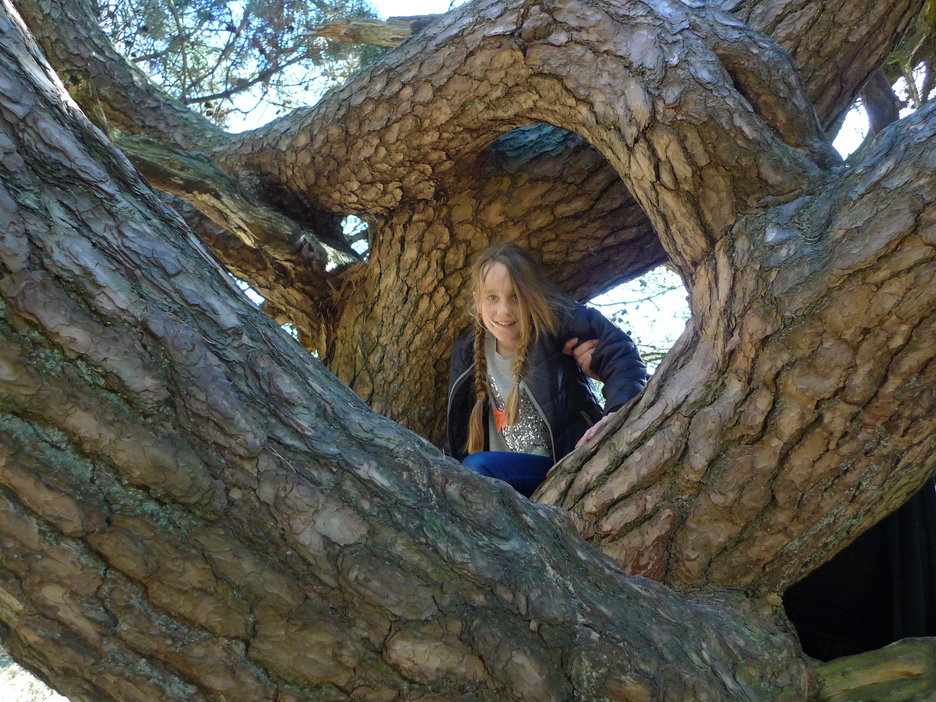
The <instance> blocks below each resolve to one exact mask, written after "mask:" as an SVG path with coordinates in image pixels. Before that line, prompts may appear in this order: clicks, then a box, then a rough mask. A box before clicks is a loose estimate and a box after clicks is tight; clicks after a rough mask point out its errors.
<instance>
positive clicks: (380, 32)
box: [307, 15, 439, 47]
mask: <svg viewBox="0 0 936 702" xmlns="http://www.w3.org/2000/svg"><path fill="white" fill-rule="evenodd" d="M438 16H439V15H413V16H410V17H388V18H387V19H385V20H377V19H370V18H367V17H350V18H348V19H340V20H335V21H334V22H328V23H327V24H320V25H319V26H318V27H314V28H313V29H312V30H311V31H310V32H308V33H307V35H308V36H310V37H321V38H322V39H328V40H330V41H334V42H338V43H340V44H371V45H373V46H383V47H392V46H399V45H400V44H402V43H403V42H404V41H406V40H407V39H409V38H410V37H412V36H413V35H414V34H417V33H419V32H421V31H422V30H423V28H425V27H426V26H428V25H429V24H430V23H431V22H432V21H433V20H434V19H435V18H436V17H438Z"/></svg>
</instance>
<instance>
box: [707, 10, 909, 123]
mask: <svg viewBox="0 0 936 702" xmlns="http://www.w3.org/2000/svg"><path fill="white" fill-rule="evenodd" d="M925 3H926V0H898V1H897V2H877V1H876V0H834V1H833V2H805V3H804V2H789V3H787V2H780V3H778V2H773V1H772V0H723V2H722V3H721V4H722V7H723V8H724V9H726V10H730V11H731V12H732V13H734V14H735V15H737V16H738V17H740V18H741V19H742V20H743V21H744V22H746V23H747V24H749V25H750V26H751V27H753V28H754V29H757V30H759V31H761V32H764V33H765V34H768V35H769V36H770V37H771V38H772V39H773V40H774V41H775V42H777V44H779V45H780V46H782V47H783V48H784V49H786V50H787V51H788V52H789V53H790V56H791V58H792V59H793V63H794V64H796V67H797V69H798V70H799V72H800V75H801V76H802V78H803V82H804V84H805V85H806V88H807V92H808V94H809V99H810V101H811V102H812V104H813V106H814V107H815V109H816V113H817V114H818V115H819V120H820V121H821V123H822V125H823V126H824V127H828V126H829V125H830V124H832V123H833V122H835V120H836V119H837V118H838V116H839V115H840V114H842V113H843V112H845V110H847V109H848V108H849V106H850V105H851V104H852V103H853V102H854V100H855V98H856V97H857V95H858V92H859V91H860V90H861V86H863V85H864V84H865V82H866V81H867V79H868V77H869V76H870V75H871V74H872V73H873V72H874V70H875V69H877V68H878V67H879V66H880V65H881V64H882V63H883V62H884V60H885V59H886V58H887V56H888V54H890V53H891V51H893V50H894V48H895V47H896V46H897V44H898V43H899V42H900V40H901V38H902V37H903V35H904V34H905V33H906V31H907V30H908V29H909V28H910V27H911V26H912V24H913V22H914V20H915V19H916V17H917V16H918V15H919V13H920V11H921V10H922V8H923V6H924V4H925Z"/></svg>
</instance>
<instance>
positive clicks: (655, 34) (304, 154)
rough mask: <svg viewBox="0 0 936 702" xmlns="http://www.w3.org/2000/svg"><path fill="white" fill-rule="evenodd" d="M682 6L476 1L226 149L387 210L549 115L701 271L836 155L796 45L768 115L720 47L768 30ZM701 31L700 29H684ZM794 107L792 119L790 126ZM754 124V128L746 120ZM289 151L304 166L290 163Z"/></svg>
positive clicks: (348, 200) (268, 169) (279, 174)
mask: <svg viewBox="0 0 936 702" xmlns="http://www.w3.org/2000/svg"><path fill="white" fill-rule="evenodd" d="M677 14H678V15H679V16H665V17H664V16H662V15H657V14H655V13H654V12H652V11H650V10H649V9H647V8H646V7H645V6H643V5H642V4H640V3H633V4H630V3H627V2H624V3H621V4H620V5H615V6H613V7H611V6H609V7H607V8H604V7H603V6H600V5H597V4H596V5H595V6H588V5H585V4H582V5H577V6H575V7H574V8H572V7H565V6H555V7H554V6H552V5H551V4H550V3H549V2H546V3H542V4H535V5H532V6H527V5H525V4H522V3H514V4H508V5H503V4H485V3H480V4H478V3H475V4H472V5H471V7H470V9H459V10H456V11H453V12H451V13H449V14H447V15H445V16H444V17H442V18H440V19H439V21H438V24H437V25H435V26H436V31H434V32H433V33H432V34H430V35H424V36H423V37H422V38H417V39H414V40H413V41H411V42H408V43H407V44H405V45H403V46H401V47H399V49H397V50H396V51H395V52H393V54H392V56H388V57H385V59H383V60H382V61H380V62H379V63H378V64H376V65H375V66H374V67H373V68H372V69H371V70H370V71H368V73H367V74H365V75H364V76H362V77H360V78H359V79H358V80H356V81H354V82H352V83H350V84H349V85H348V86H346V87H345V88H344V89H342V90H340V91H336V92H335V93H333V94H330V96H328V97H327V98H326V99H325V100H324V101H323V102H322V103H320V104H319V105H317V106H316V107H315V108H313V109H312V110H309V111H306V112H302V113H294V115H292V116H291V117H289V118H287V119H284V120H280V121H277V122H273V123H271V124H270V125H268V126H267V127H264V128H262V129H260V130H257V131H256V132H252V133H250V134H248V135H244V136H242V137H241V139H240V145H239V147H238V149H239V152H240V155H237V154H235V155H231V156H224V155H221V154H219V157H220V158H222V159H228V161H227V162H228V163H230V164H231V166H232V167H235V166H236V167H247V168H248V169H250V170H253V171H256V172H259V173H262V174H263V176H264V177H265V178H267V179H269V180H270V181H272V182H277V183H280V184H281V187H283V188H284V189H287V190H289V192H291V193H293V194H294V195H295V196H296V197H298V198H300V199H301V200H303V201H305V202H308V203H312V202H319V203H323V204H325V206H326V207H328V208H331V209H338V210H342V209H344V210H349V211H358V212H371V213H377V214H384V213H387V212H389V211H390V210H392V209H393V208H395V207H396V206H397V205H398V204H399V203H400V202H401V201H402V200H404V199H406V200H421V199H431V198H433V197H435V195H436V192H437V190H438V187H439V180H440V179H441V178H442V177H443V176H444V174H445V173H446V172H447V171H448V170H449V169H451V168H453V167H455V164H457V163H458V162H459V161H460V160H462V159H464V158H465V156H466V155H468V154H472V153H474V152H476V151H478V150H479V148H480V147H481V146H483V145H484V144H486V143H488V142H490V141H492V140H493V139H494V138H495V137H497V136H498V135H500V134H501V133H503V132H504V131H507V130H508V129H509V128H511V127H515V126H519V125H522V124H525V123H531V122H549V123H551V124H553V125H555V126H558V127H562V128H564V129H568V130H570V131H573V132H576V133H578V134H581V135H582V136H584V137H585V138H586V139H588V141H589V142H590V143H592V144H594V145H595V146H596V147H597V148H598V149H599V150H600V151H602V152H603V153H604V155H605V156H606V157H607V158H608V159H609V162H610V163H611V165H612V166H614V167H615V169H616V170H617V171H618V172H619V174H620V175H621V177H622V178H623V179H624V181H625V182H626V183H627V184H628V187H629V188H630V189H631V191H632V192H633V193H634V195H635V196H636V198H637V200H638V202H639V203H640V204H641V206H642V207H643V208H644V210H645V211H646V212H648V214H650V216H651V220H652V222H653V225H654V228H655V229H656V230H657V232H658V234H659V235H660V236H661V238H662V239H663V243H664V247H665V248H666V249H667V252H668V253H669V254H670V256H671V257H672V258H674V260H676V262H677V265H680V267H681V268H682V269H683V270H684V272H685V273H687V274H688V273H689V272H691V270H692V268H693V266H694V265H695V264H696V263H697V262H698V260H699V259H700V258H701V257H702V256H704V255H705V253H706V252H707V251H708V249H709V248H710V246H711V244H712V242H714V241H715V240H717V239H718V237H719V236H720V235H721V229H722V228H723V227H724V226H725V224H726V223H727V222H729V221H731V219H732V218H733V216H734V214H736V213H737V212H740V211H743V210H745V209H747V208H749V207H752V206H754V205H755V204H756V203H758V202H760V201H761V200H762V199H763V198H764V197H774V198H781V199H782V198H785V197H789V196H791V193H792V192H794V191H796V189H797V188H799V187H801V186H802V185H803V184H804V183H805V182H807V181H808V180H809V179H811V178H813V177H815V175H816V174H817V173H819V172H820V169H819V167H817V165H816V163H818V164H819V166H820V167H821V166H825V165H826V164H827V163H828V162H829V160H830V153H829V150H828V147H827V146H826V145H825V143H824V142H823V141H822V140H821V135H820V133H819V129H818V125H817V124H816V123H815V121H814V116H813V114H812V112H811V110H809V109H808V105H807V103H806V102H805V100H804V99H802V98H801V97H800V96H799V95H800V91H801V88H800V86H799V84H798V83H797V80H796V78H795V74H794V71H793V67H792V66H791V65H790V64H789V63H788V62H787V61H786V60H785V58H784V57H783V56H782V54H781V53H780V52H776V51H774V52H773V53H772V54H771V53H770V52H768V51H766V49H765V47H766V45H764V46H762V47H760V48H759V53H760V54H762V55H761V56H760V57H759V58H760V59H761V60H762V61H765V62H768V63H769V65H770V67H771V70H772V71H773V72H774V73H776V74H778V75H779V76H781V77H782V78H781V80H780V81H779V82H778V81H776V80H774V83H776V84H777V87H778V89H779V92H780V95H781V98H782V100H781V101H775V102H774V103H773V104H772V105H771V109H770V110H767V111H765V112H766V113H767V119H768V122H769V124H765V123H764V122H763V121H761V119H760V118H759V117H758V116H757V115H756V114H755V113H753V112H752V111H751V109H750V105H749V103H748V102H747V99H746V98H745V97H743V96H742V95H740V94H739V93H737V92H733V91H730V90H729V91H727V92H719V93H718V94H717V95H715V94H713V93H712V91H711V84H712V82H713V81H716V80H718V77H719V76H722V75H724V68H723V67H722V64H721V62H720V61H719V60H718V58H717V56H716V55H715V53H713V51H712V49H711V48H710V46H712V45H718V46H719V47H722V49H723V50H724V49H725V47H728V46H733V47H734V51H735V52H739V51H741V49H740V47H741V46H743V45H744V44H745V43H746V42H748V41H752V40H754V41H756V39H754V37H752V36H747V34H746V30H745V29H744V28H743V27H741V26H738V25H737V23H736V22H735V23H731V22H726V20H725V17H726V16H724V15H719V14H718V13H713V12H710V11H706V10H700V11H696V10H688V9H687V10H685V11H683V10H680V11H679V12H678V13H677ZM680 23H682V24H680ZM685 25H688V26H689V27H691V30H686V29H683V30H681V31H679V32H673V31H671V30H670V27H676V26H679V27H684V26H685ZM453 50H455V51H457V54H456V55H455V57H454V58H453V56H452V51H453ZM716 51H717V49H716ZM689 66H691V67H692V68H691V69H689V68H687V67H689ZM607 75H614V76H615V80H617V81H619V83H620V85H621V86H623V90H624V93H623V96H624V102H623V105H622V104H621V103H620V102H619V101H618V100H617V99H615V100H614V101H612V100H611V97H610V95H609V94H608V93H607V90H606V86H605V85H604V84H603V83H601V81H602V80H605V78H604V76H607ZM589 76H601V78H597V79H596V80H597V81H598V82H596V83H593V84H592V83H590V82H589V78H588V77H589ZM746 80H747V82H748V84H749V87H750V85H751V84H753V83H754V82H756V80H757V79H755V78H754V76H753V74H748V75H747V77H746ZM677 85H678V86H679V88H678V89H675V88H674V87H672V86H677ZM492 89H493V92H492ZM748 92H750V93H751V94H752V95H753V94H754V92H755V91H753V90H749V91H748ZM755 102H756V101H755ZM690 104H692V105H693V106H695V107H694V108H692V109H690V108H689V105H690ZM703 105H704V107H702V106H703ZM783 106H785V107H786V109H787V110H788V111H790V112H791V116H790V117H788V118H784V119H781V118H779V111H781V110H782V109H783ZM803 108H805V113H803V111H802V110H803ZM622 109H623V114H621V115H618V114H615V113H616V112H620V111H621V110H622ZM739 120H741V121H743V122H744V126H743V128H735V127H732V126H731V125H734V124H740V122H739ZM775 128H779V130H780V132H781V134H784V138H786V139H787V141H788V142H789V143H784V142H783V141H782V140H781V139H778V138H777V132H776V131H775ZM443 149H444V150H443ZM282 152H290V153H294V154H295V161H294V162H288V163H286V162H284V161H283V159H280V158H275V157H274V155H275V154H277V153H282ZM296 165H300V166H301V170H300V169H297V168H296ZM700 169H701V170H702V173H703V175H702V178H701V181H699V180H696V178H697V175H696V174H697V173H698V172H699V170H700ZM741 173H743V174H744V176H743V177H736V174H741ZM714 183H719V184H725V185H726V187H725V188H724V190H727V191H729V192H730V193H731V196H730V197H729V198H728V200H727V201H726V200H725V198H724V197H723V196H720V197H718V198H717V201H715V200H713V199H712V197H710V194H709V193H707V192H706V190H707V189H708V188H709V187H711V184H714ZM677 219H678V220H680V231H679V234H678V236H677V233H676V230H675V221H676V220H677ZM677 238H678V239H679V241H677V240H676V239H677Z"/></svg>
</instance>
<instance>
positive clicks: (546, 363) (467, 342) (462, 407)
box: [447, 303, 647, 462]
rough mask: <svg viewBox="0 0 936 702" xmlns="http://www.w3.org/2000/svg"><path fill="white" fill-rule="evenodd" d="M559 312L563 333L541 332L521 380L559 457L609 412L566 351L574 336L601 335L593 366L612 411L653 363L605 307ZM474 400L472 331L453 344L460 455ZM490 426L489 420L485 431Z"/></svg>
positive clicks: (455, 436)
mask: <svg viewBox="0 0 936 702" xmlns="http://www.w3.org/2000/svg"><path fill="white" fill-rule="evenodd" d="M557 316H558V318H559V334H558V336H551V335H549V336H545V337H541V338H539V339H538V340H537V341H536V342H535V343H534V344H533V348H531V349H530V353H529V354H528V356H527V370H526V373H525V375H524V378H523V381H522V382H521V386H525V388H526V389H527V390H528V391H529V394H530V395H531V396H532V398H533V400H534V402H535V404H536V406H537V407H538V408H539V411H540V413H541V414H542V416H543V419H544V420H545V421H546V425H547V427H548V429H549V434H550V437H551V439H552V454H553V455H552V458H553V462H555V461H558V460H559V459H560V458H562V457H563V456H565V455H566V454H567V453H569V452H570V451H571V450H572V449H573V448H575V444H576V442H577V441H578V440H579V439H580V438H582V435H583V434H584V433H585V431H586V430H587V429H588V428H589V427H590V426H591V425H592V424H594V423H595V422H596V421H598V419H600V418H601V415H602V414H603V412H602V409H601V405H600V404H599V403H598V399H597V398H596V397H595V394H594V392H592V386H591V384H590V383H589V381H588V378H586V377H585V374H584V373H582V371H581V370H580V369H579V367H578V366H577V365H576V363H575V359H574V358H573V357H572V356H569V355H568V354H564V353H562V347H563V345H564V344H565V342H566V341H567V340H568V339H571V338H573V337H578V339H579V341H586V340H588V339H598V346H597V348H596V349H595V352H594V355H593V356H592V360H591V370H592V373H594V374H595V375H596V376H598V378H599V379H601V381H602V382H603V383H604V387H603V388H602V394H603V395H604V397H605V411H606V412H612V411H614V410H616V409H618V408H619V407H621V406H622V405H623V404H624V403H625V402H627V401H628V400H630V399H631V398H632V397H634V396H635V395H636V394H637V393H639V392H640V391H641V390H642V389H643V386H644V385H645V384H646V382H647V367H646V366H645V365H644V363H643V361H642V360H640V354H639V353H638V352H637V347H636V346H634V342H633V341H631V338H630V337H629V336H628V335H627V334H625V333H624V332H623V331H621V330H620V329H618V328H617V327H616V326H614V325H613V324H612V323H611V322H609V321H608V320H607V319H605V318H604V316H603V315H602V314H601V313H600V312H598V311H597V310H594V309H592V308H590V307H585V306H584V305H580V304H578V303H571V304H570V305H569V307H568V308H567V309H562V310H559V311H558V313H557ZM474 402H475V397H474V335H473V334H472V333H468V334H465V335H463V336H461V337H459V338H458V339H457V340H456V341H455V343H454V344H453V345H452V360H451V374H450V376H449V393H448V422H447V429H448V431H447V439H448V446H447V449H448V453H449V454H450V455H451V456H454V457H455V458H457V459H458V460H462V459H463V458H464V457H465V455H466V453H465V446H466V445H467V443H468V418H469V417H470V415H471V408H472V407H473V406H474ZM486 428H487V422H485V431H487V429H486ZM485 446H487V439H486V438H485Z"/></svg>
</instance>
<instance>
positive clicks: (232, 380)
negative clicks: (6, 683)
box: [0, 15, 810, 700]
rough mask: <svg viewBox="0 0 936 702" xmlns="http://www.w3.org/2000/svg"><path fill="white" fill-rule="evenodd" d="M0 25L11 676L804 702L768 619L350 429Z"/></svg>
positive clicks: (312, 689) (417, 446) (328, 383)
mask: <svg viewBox="0 0 936 702" xmlns="http://www.w3.org/2000/svg"><path fill="white" fill-rule="evenodd" d="M0 29H2V30H3V31H4V37H3V42H2V46H3V49H2V52H0V56H2V75H3V82H2V88H3V90H2V92H0V96H2V108H0V109H2V110H3V115H4V118H5V119H4V122H3V131H2V134H0V137H2V140H3V141H2V143H3V144H4V156H3V159H2V161H0V164H2V168H3V183H4V187H3V190H2V192H0V197H2V201H3V208H2V212H3V214H4V219H5V221H4V222H3V224H4V227H3V231H4V232H5V235H4V237H3V240H2V252H0V253H2V261H3V277H2V280H0V288H2V291H3V294H4V299H5V304H4V307H3V316H2V323H0V329H2V342H0V343H2V347H3V353H2V356H0V357H2V359H3V365H2V381H0V382H2V388H3V405H2V406H3V417H2V424H0V432H2V434H3V442H2V447H3V448H2V463H0V466H2V468H0V470H2V473H0V475H2V478H3V485H4V489H3V492H2V500H3V502H4V503H5V504H4V509H3V510H2V512H0V515H2V517H0V534H2V539H3V545H4V549H3V569H2V571H0V576H2V578H0V593H2V596H0V602H2V609H0V611H2V614H3V629H2V632H3V637H4V642H5V644H6V645H7V646H8V647H9V649H10V650H11V652H12V653H13V654H14V655H15V656H16V657H17V658H18V659H19V660H21V661H23V662H25V663H26V664H27V665H28V666H29V667H30V668H32V669H33V670H36V671H38V672H40V674H42V675H43V677H45V678H46V679H49V680H51V681H52V682H54V684H56V686H57V687H58V688H59V689H61V690H62V691H64V692H65V693H66V694H68V695H69V696H71V697H72V698H74V699H95V700H100V699H120V700H136V699H139V700H152V699H180V700H181V699H186V700H196V699H207V698H221V697H223V698H226V699H244V700H247V699H249V700H258V699H274V698H276V699H307V698H331V699H337V698H342V697H345V696H351V697H352V698H354V699H392V698H394V697H397V696H404V697H418V698H421V699H431V698H435V699H451V698H453V697H457V696H459V695H473V696H475V697H477V698H481V699H536V700H550V699H555V700H565V699H573V698H584V699H594V698H599V697H613V698H618V699H625V698H626V699H651V698H654V697H659V696H661V695H664V696H676V697H681V698H693V699H712V700H721V699H725V698H726V697H729V696H737V697H742V698H743V697H747V698H754V699H756V698H759V697H763V696H773V695H775V694H777V693H778V692H779V691H780V690H794V691H796V692H797V693H798V694H805V693H806V691H807V690H808V689H809V685H810V677H809V674H808V672H809V671H808V666H806V664H805V663H804V662H803V661H801V660H799V659H798V657H797V653H796V650H795V647H794V646H793V645H792V640H791V639H790V638H789V637H788V636H783V635H781V634H779V633H778V632H777V630H776V626H777V624H776V622H775V621H774V620H773V619H772V615H771V613H770V611H769V608H767V607H765V606H764V605H759V607H760V609H758V608H757V607H755V606H754V605H753V604H751V603H747V602H744V601H742V600H740V599H739V598H737V597H731V596H728V595H727V594H723V595H721V596H717V595H713V596H710V597H709V598H707V599H705V600H693V599H691V598H684V597H679V596H677V595H675V594H674V593H673V592H671V591H669V590H667V589H666V588H665V587H663V586H661V585H658V584H655V583H651V582H649V581H641V580H637V579H629V578H626V577H624V576H622V575H621V574H620V573H619V572H618V571H616V569H615V568H613V567H612V565H611V564H610V562H609V561H608V560H606V559H605V558H604V557H602V556H601V555H600V554H599V553H598V552H597V551H596V550H594V549H591V548H589V547H587V546H586V545H585V544H583V543H582V542H580V541H579V540H578V539H577V537H576V536H575V535H574V533H573V532H572V531H571V529H569V528H568V526H567V525H565V526H564V523H563V519H562V516H561V514H560V513H559V512H557V511H555V510H552V509H550V508H546V507H539V506H536V505H533V504H531V503H529V502H527V501H526V500H524V499H522V498H520V497H518V496H517V495H516V494H515V493H513V492H512V491H511V490H510V489H509V488H506V487H505V486H501V487H498V486H496V485H491V484H490V483H489V482H488V481H485V480H483V479H481V478H479V477H476V476H473V475H470V474H465V473H463V472H462V471H457V470H453V469H452V466H448V470H446V469H445V465H444V464H445V460H444V459H443V458H442V457H441V456H440V455H439V453H438V452H437V451H436V450H435V449H433V448H432V447H431V446H430V445H428V444H427V443H425V442H422V441H420V440H419V439H418V438H416V437H415V436H413V435H411V434H408V433H407V432H406V431H405V430H403V429H402V428H400V427H398V426H395V425H393V424H391V423H389V422H387V421H386V420H384V419H382V418H380V417H378V416H376V415H374V414H372V413H370V412H369V411H368V410H367V409H366V407H365V406H364V405H363V404H362V403H361V402H360V401H359V400H357V399H356V398H355V397H354V396H353V395H352V394H351V392H350V391H349V390H347V388H345V387H343V386H342V385H340V384H339V383H337V381H335V379H334V378H333V376H331V375H330V374H329V373H328V372H327V371H326V370H325V369H324V368H323V367H322V366H321V365H320V364H318V363H317V362H316V361H315V360H314V359H312V358H311V357H310V356H309V355H307V354H305V353H304V352H303V351H302V350H301V349H300V348H299V347H298V346H297V345H296V344H294V343H293V342H292V341H291V340H290V339H289V338H288V337H287V336H286V335H285V334H283V333H282V332H281V331H280V330H278V329H277V328H276V327H275V326H274V325H273V324H272V322H271V321H270V320H268V319H267V318H266V317H264V316H262V315H260V314H259V313H258V312H257V311H256V310H255V309H253V308H252V307H251V306H250V305H249V304H247V303H246V302H245V301H243V299H242V298H241V297H240V295H239V293H237V292H236V291H235V290H234V289H233V286H232V285H231V284H230V283H228V282H227V280H226V277H225V274H224V273H223V271H221V270H220V269H218V268H217V267H213V266H211V265H210V260H209V259H207V258H206V257H205V256H204V254H203V253H202V252H201V250H200V248H199V246H198V244H197V243H196V242H195V241H194V240H192V239H190V238H189V237H188V236H187V235H186V233H185V231H184V230H182V229H181V227H180V223H179V222H178V220H175V219H174V218H173V216H172V215H171V214H170V212H169V211H168V210H166V209H165V208H164V207H162V205H161V204H160V202H159V200H158V199H156V198H155V197H154V196H153V195H152V194H150V193H149V192H148V190H147V188H146V187H145V185H144V184H143V183H142V182H141V181H139V179H138V177H137V176H136V175H135V174H134V173H133V172H132V171H131V170H130V169H129V168H128V164H127V163H126V161H124V160H122V157H120V156H119V155H118V154H117V153H116V152H115V151H113V150H111V149H109V148H108V146H107V144H106V143H105V142H104V141H103V140H102V139H101V135H100V133H99V132H96V130H94V129H93V128H92V127H90V125H89V124H87V123H82V122H81V118H80V116H79V115H78V114H77V113H75V112H74V111H72V110H71V109H70V108H69V107H68V105H67V104H63V103H62V102H61V101H60V100H59V99H58V98H60V95H59V94H57V92H56V87H55V86H54V85H53V84H52V83H50V82H49V81H48V80H47V79H45V80H42V79H43V75H42V73H43V71H42V68H41V66H40V65H39V64H37V63H36V61H37V56H36V55H35V53H32V52H29V51H28V47H27V46H25V45H24V44H22V43H20V38H19V37H17V33H16V31H15V28H14V26H13V25H12V24H11V19H10V17H9V15H7V16H6V17H4V18H3V19H2V20H0ZM37 80H38V81H40V82H38V84H35V81H37ZM17 114H18V115H19V117H20V119H17V120H13V119H12V118H13V116H14V115H17ZM92 154H94V155H92ZM40 466H41V470H40ZM625 612H626V613H627V614H626V615H625V616H622V614H623V613H625ZM664 612H667V614H666V615H665V616H664V617H661V613H664ZM687 626H689V627H690V628H691V629H694V630H697V631H698V632H699V633H700V636H701V637H702V640H693V641H691V642H690V641H687V640H686V639H685V638H684V637H682V636H681V634H682V632H684V631H685V627H687ZM651 652H652V653H651ZM698 656H701V657H702V658H701V659H699V658H697V657H698ZM697 660H705V663H704V664H702V665H699V664H698V663H696V662H694V661H697Z"/></svg>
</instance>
